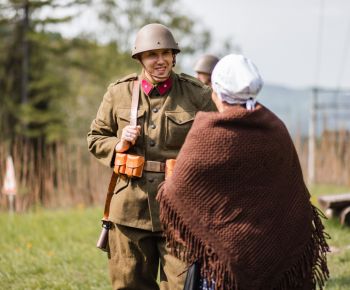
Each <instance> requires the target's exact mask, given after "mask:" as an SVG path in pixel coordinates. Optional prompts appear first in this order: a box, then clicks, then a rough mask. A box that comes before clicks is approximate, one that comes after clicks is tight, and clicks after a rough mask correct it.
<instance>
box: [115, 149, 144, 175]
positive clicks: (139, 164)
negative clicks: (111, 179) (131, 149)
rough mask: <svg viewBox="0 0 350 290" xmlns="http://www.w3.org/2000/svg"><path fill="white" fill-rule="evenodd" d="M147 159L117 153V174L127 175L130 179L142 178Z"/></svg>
mask: <svg viewBox="0 0 350 290" xmlns="http://www.w3.org/2000/svg"><path fill="white" fill-rule="evenodd" d="M144 164H145V158H144V157H143V156H139V155H132V154H125V153H117V154H116V156H115V162H114V172H115V173H116V174H122V175H127V176H128V177H130V178H134V177H138V178H140V177H142V172H143V167H144Z"/></svg>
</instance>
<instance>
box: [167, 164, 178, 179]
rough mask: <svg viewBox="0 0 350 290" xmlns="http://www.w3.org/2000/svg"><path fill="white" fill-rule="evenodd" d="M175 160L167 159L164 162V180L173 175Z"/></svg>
mask: <svg viewBox="0 0 350 290" xmlns="http://www.w3.org/2000/svg"><path fill="white" fill-rule="evenodd" d="M175 164H176V159H167V160H166V162H165V179H167V178H169V177H170V176H172V175H173V171H174V167H175Z"/></svg>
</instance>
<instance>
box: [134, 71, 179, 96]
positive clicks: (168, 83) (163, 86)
mask: <svg viewBox="0 0 350 290" xmlns="http://www.w3.org/2000/svg"><path fill="white" fill-rule="evenodd" d="M172 85H173V82H172V79H171V75H170V76H169V78H168V79H167V80H165V81H164V82H161V83H157V84H155V85H153V84H152V83H150V82H149V81H148V80H147V79H146V78H145V76H142V81H141V87H142V90H143V92H144V93H145V94H146V95H148V96H149V95H151V93H152V91H153V90H154V89H155V90H157V91H158V92H159V94H160V95H161V96H162V95H164V94H166V93H168V92H169V91H170V89H171V87H172Z"/></svg>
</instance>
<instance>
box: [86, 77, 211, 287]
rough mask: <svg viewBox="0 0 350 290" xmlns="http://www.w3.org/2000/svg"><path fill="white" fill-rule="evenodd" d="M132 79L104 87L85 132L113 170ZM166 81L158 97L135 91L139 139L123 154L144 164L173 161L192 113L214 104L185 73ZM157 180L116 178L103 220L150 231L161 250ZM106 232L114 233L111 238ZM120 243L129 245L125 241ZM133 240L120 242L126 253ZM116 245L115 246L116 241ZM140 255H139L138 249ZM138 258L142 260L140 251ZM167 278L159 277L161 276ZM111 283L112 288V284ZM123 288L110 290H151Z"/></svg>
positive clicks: (153, 176) (150, 175)
mask: <svg viewBox="0 0 350 290" xmlns="http://www.w3.org/2000/svg"><path fill="white" fill-rule="evenodd" d="M136 78H137V74H132V75H129V76H127V77H125V78H123V79H121V80H119V81H117V82H116V83H114V84H112V85H110V86H109V88H108V90H107V92H106V94H105V95H104V97H103V101H102V103H101V105H100V108H99V110H98V113H97V117H96V119H95V120H94V121H93V122H92V124H91V130H90V132H89V133H88V146H89V150H90V151H91V152H92V153H93V154H94V155H95V156H96V158H98V160H99V161H101V162H102V163H103V164H105V165H106V166H110V167H112V166H113V163H114V157H115V146H116V144H117V143H118V142H119V141H120V137H121V134H122V130H123V128H124V127H125V126H127V125H129V123H130V108H131V94H132V86H133V81H134V80H135V79H136ZM171 78H172V88H171V90H170V91H169V92H168V93H166V94H165V95H163V96H159V95H158V96H157V95H156V94H153V93H152V94H151V96H147V95H146V94H144V92H143V91H142V90H140V98H139V106H138V113H137V116H138V119H137V123H138V125H141V135H140V136H139V137H138V139H137V141H136V144H135V145H134V146H132V147H131V148H130V149H129V150H128V153H134V154H138V155H142V156H144V157H145V160H150V161H160V162H165V161H166V159H172V158H176V156H177V154H178V152H179V150H180V148H181V146H182V144H183V142H184V140H185V137H186V135H187V133H188V131H189V129H190V128H191V125H192V123H193V120H194V117H195V114H196V113H197V112H198V111H213V110H215V105H214V104H213V102H212V101H211V89H210V88H209V87H208V86H204V85H203V84H202V83H201V82H199V81H198V80H196V79H195V78H193V77H190V76H187V75H185V74H180V75H178V74H175V73H173V72H172V74H171ZM154 91H155V90H154ZM163 180H164V173H157V172H146V171H144V173H143V176H142V178H140V179H132V180H131V181H130V182H129V184H127V181H126V180H124V179H120V180H119V182H118V183H117V186H116V192H118V193H117V194H115V195H114V196H113V198H112V201H111V205H110V216H109V219H110V220H111V221H112V222H114V223H115V224H117V225H118V226H119V225H121V226H122V227H123V228H126V227H127V228H128V229H129V230H130V231H131V230H132V229H133V228H134V229H136V231H138V232H142V233H143V234H142V236H144V234H145V233H147V234H148V235H150V236H152V232H153V234H154V235H153V237H154V238H155V239H157V241H159V242H160V243H163V244H164V245H163V246H162V248H163V249H165V242H164V238H163V237H161V236H160V234H159V232H160V231H161V224H160V221H159V205H158V203H157V201H156V199H155V197H156V194H157V188H158V185H159V184H160V183H161V182H162V181H163ZM129 230H128V233H129ZM143 231H145V232H143ZM112 232H113V233H114V232H118V233H116V234H112ZM121 232H122V231H120V230H118V229H117V228H114V229H113V230H112V231H111V234H110V239H111V238H112V239H114V238H113V237H115V236H120V233H121ZM131 237H133V238H131ZM148 238H149V237H148ZM118 239H120V238H118ZM125 239H127V240H130V241H132V242H125V241H126V240H125ZM138 241H139V238H135V235H124V242H125V243H127V244H128V243H129V244H130V243H131V244H134V246H133V247H131V248H133V250H130V251H131V252H133V251H134V252H135V251H138V250H140V249H141V247H140V246H135V245H137V244H138ZM110 243H115V241H111V240H110ZM118 243H121V241H119V242H118ZM157 243H158V242H157ZM140 251H141V252H142V250H140ZM162 251H163V250H161V251H158V252H159V257H160V260H161V262H162V256H164V253H161V252H162ZM142 255H144V256H145V257H146V256H147V255H146V254H145V253H144V252H143V253H142ZM152 255H154V254H152ZM111 256H113V253H111ZM131 256H133V258H132V259H137V257H136V256H137V255H131ZM131 256H130V253H129V254H126V256H125V260H124V261H121V262H120V265H123V264H124V265H125V266H124V267H127V260H128V259H129V260H130V259H131ZM141 260H142V259H141ZM141 260H140V263H152V264H154V263H157V265H158V259H156V260H157V261H156V262H155V261H153V262H152V261H151V257H146V258H145V260H148V261H146V262H145V261H144V262H141ZM161 266H162V265H161ZM163 266H164V265H163ZM156 267H158V266H156ZM112 268H115V267H113V266H111V267H110V269H112ZM182 268H183V265H182V267H181V268H178V269H177V273H170V274H169V275H176V276H177V275H178V274H179V273H181V272H182ZM115 270H116V271H118V270H117V269H115ZM164 270H165V269H164ZM161 273H162V267H161ZM153 274H154V273H153ZM153 274H152V275H153ZM127 275H131V273H130V272H129V274H126V276H127ZM169 275H168V274H167V273H165V276H169ZM182 276H185V275H182ZM111 277H112V281H113V279H118V277H113V275H111ZM125 279H126V278H124V280H125ZM171 279H172V278H170V277H168V278H167V280H168V281H169V280H171ZM181 279H183V278H181ZM141 280H142V279H141ZM141 280H140V281H141ZM118 283H119V282H118ZM113 284H114V285H116V283H114V282H113ZM118 285H119V284H118ZM118 287H119V286H118ZM123 287H126V288H122V286H120V288H115V289H135V290H136V289H137V290H140V289H157V288H147V287H146V288H142V287H143V286H142V285H138V286H137V287H136V286H135V287H131V286H129V284H128V285H127V286H125V285H124V286H123ZM167 287H168V288H167ZM169 287H170V288H169ZM173 287H175V286H164V287H162V288H163V289H171V290H174V289H182V287H183V286H182V285H179V286H177V287H179V288H173Z"/></svg>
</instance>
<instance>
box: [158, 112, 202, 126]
mask: <svg viewBox="0 0 350 290" xmlns="http://www.w3.org/2000/svg"><path fill="white" fill-rule="evenodd" d="M165 115H166V116H167V118H169V119H170V120H172V121H173V122H175V123H176V124H178V125H182V124H186V123H188V122H191V121H193V120H194V117H195V116H196V112H195V111H190V112H185V111H183V112H169V111H168V112H165Z"/></svg>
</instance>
